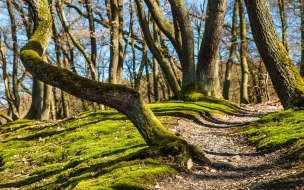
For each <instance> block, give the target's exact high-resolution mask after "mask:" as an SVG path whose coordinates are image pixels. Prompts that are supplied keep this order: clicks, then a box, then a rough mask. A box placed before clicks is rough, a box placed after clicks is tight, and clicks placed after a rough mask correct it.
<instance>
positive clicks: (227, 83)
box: [223, 0, 239, 100]
mask: <svg viewBox="0 0 304 190" xmlns="http://www.w3.org/2000/svg"><path fill="white" fill-rule="evenodd" d="M238 2H239V1H238V0H235V1H234V7H233V16H232V28H231V45H230V52H229V58H228V61H227V63H226V72H225V81H224V87H223V98H225V99H226V100H229V90H230V82H231V75H232V65H233V62H234V59H235V57H236V47H237V40H236V39H237V27H238V14H239V3H238Z"/></svg>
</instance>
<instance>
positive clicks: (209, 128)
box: [147, 103, 304, 190]
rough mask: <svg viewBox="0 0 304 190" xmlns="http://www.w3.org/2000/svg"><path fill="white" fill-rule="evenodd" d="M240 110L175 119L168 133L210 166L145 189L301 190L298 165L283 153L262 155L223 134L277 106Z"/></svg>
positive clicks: (279, 151)
mask: <svg viewBox="0 0 304 190" xmlns="http://www.w3.org/2000/svg"><path fill="white" fill-rule="evenodd" d="M243 108H244V111H243V112H242V113H239V114H235V115H215V116H208V117H206V116H204V117H201V118H196V119H185V118H178V119H177V123H176V125H175V128H174V129H172V131H173V132H175V133H176V134H178V135H181V136H182V137H183V138H184V139H186V140H187V141H188V142H190V143H192V144H195V145H196V146H198V147H201V148H202V150H204V151H205V152H206V154H207V156H208V158H209V159H210V160H211V161H212V162H213V164H211V165H210V166H194V168H193V169H192V170H191V171H182V172H181V173H180V174H178V175H176V176H173V177H167V178H162V179H159V180H158V181H157V182H156V184H155V186H154V187H148V188H147V189H160V190H171V189H174V190H182V189H191V190H192V189H193V190H199V189H203V190H211V189H213V190H219V189H225V190H234V189H235V190H247V189H250V190H251V189H276V190H279V189H303V190H304V178H303V177H301V175H299V174H298V172H299V168H298V165H297V164H296V163H295V162H294V161H293V160H291V159H290V157H287V156H286V154H287V150H278V151H275V152H263V151H259V150H256V148H255V147H253V146H250V145H248V144H247V143H246V142H245V140H244V138H242V137H240V136H236V135H230V136H226V135H224V134H225V133H227V132H228V131H229V130H231V129H233V128H235V127H239V126H242V125H244V124H245V123H248V122H251V121H254V120H257V119H259V118H260V117H262V116H264V115H266V114H268V113H271V112H275V111H278V110H280V109H281V106H280V105H278V104H277V103H269V104H259V105H249V106H248V105H247V106H246V107H243ZM302 176H303V174H302Z"/></svg>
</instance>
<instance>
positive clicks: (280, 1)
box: [278, 0, 288, 51]
mask: <svg viewBox="0 0 304 190" xmlns="http://www.w3.org/2000/svg"><path fill="white" fill-rule="evenodd" d="M284 1H285V0H278V5H279V10H280V19H281V24H282V43H283V45H284V46H285V48H286V50H287V51H288V43H287V23H286V17H285V13H286V12H285V2H284Z"/></svg>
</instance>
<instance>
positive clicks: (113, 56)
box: [105, 0, 123, 84]
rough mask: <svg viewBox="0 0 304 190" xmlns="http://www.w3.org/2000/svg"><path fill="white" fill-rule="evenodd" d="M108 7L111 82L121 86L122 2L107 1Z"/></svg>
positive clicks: (118, 0) (115, 0) (120, 0)
mask: <svg viewBox="0 0 304 190" xmlns="http://www.w3.org/2000/svg"><path fill="white" fill-rule="evenodd" d="M105 2H106V5H107V13H108V18H109V21H110V23H111V24H110V34H111V42H110V43H111V51H110V68H109V82H110V83H113V84H120V83H121V82H122V66H123V65H122V63H123V56H122V54H123V53H122V25H123V16H122V14H123V13H122V7H123V1H122V0H110V1H109V0H105Z"/></svg>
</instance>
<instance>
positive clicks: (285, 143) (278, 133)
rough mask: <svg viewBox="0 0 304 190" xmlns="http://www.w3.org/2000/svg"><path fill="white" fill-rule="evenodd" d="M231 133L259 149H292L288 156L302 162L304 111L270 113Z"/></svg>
mask: <svg viewBox="0 0 304 190" xmlns="http://www.w3.org/2000/svg"><path fill="white" fill-rule="evenodd" d="M233 132H234V133H241V134H244V135H246V137H247V138H248V140H249V142H251V143H254V144H255V145H256V146H257V147H258V148H260V149H266V150H269V151H271V150H278V149H282V148H290V147H292V149H290V151H292V152H290V154H292V155H294V156H295V157H296V158H298V159H300V160H302V161H304V110H293V109H289V110H286V111H280V112H278V113H272V114H269V115H267V116H264V117H263V118H261V119H259V120H258V121H255V122H252V123H250V124H248V125H247V126H245V127H243V128H240V129H236V130H234V131H233Z"/></svg>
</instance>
